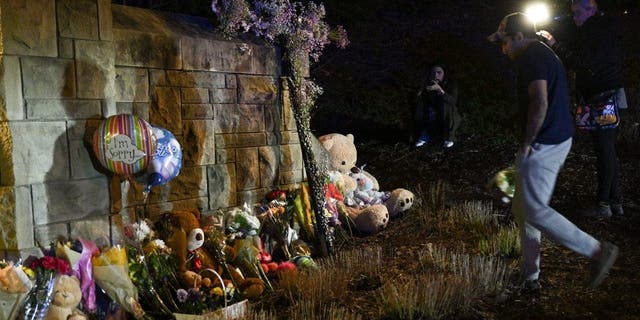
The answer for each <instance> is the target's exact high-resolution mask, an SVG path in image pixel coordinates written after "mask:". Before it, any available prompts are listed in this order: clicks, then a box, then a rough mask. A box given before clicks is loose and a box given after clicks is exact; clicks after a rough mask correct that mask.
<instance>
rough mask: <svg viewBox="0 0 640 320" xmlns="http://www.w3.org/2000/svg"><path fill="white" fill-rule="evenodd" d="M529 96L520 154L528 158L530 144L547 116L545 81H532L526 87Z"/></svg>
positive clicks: (547, 104)
mask: <svg viewBox="0 0 640 320" xmlns="http://www.w3.org/2000/svg"><path fill="white" fill-rule="evenodd" d="M527 91H528V94H529V108H528V111H527V127H526V131H525V137H524V141H522V146H521V150H520V152H521V153H522V155H523V156H525V157H526V156H528V155H529V152H530V151H531V144H532V143H533V141H534V140H535V139H536V136H537V135H538V132H539V131H540V128H541V127H542V123H543V122H544V118H545V116H546V115H547V108H548V107H549V101H548V100H547V80H534V81H532V82H531V83H529V86H528V87H527Z"/></svg>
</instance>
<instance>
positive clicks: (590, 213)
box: [581, 202, 613, 219]
mask: <svg viewBox="0 0 640 320" xmlns="http://www.w3.org/2000/svg"><path fill="white" fill-rule="evenodd" d="M581 213H582V215H583V216H585V217H598V218H605V219H608V218H611V215H613V212H611V206H609V205H608V204H606V203H602V202H601V203H599V204H598V205H596V206H595V207H593V208H589V209H586V210H583V211H582V212H581Z"/></svg>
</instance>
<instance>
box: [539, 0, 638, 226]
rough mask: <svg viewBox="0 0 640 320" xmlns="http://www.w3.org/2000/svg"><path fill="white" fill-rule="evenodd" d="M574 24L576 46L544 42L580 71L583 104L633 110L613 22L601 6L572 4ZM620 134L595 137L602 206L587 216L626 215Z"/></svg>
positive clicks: (582, 1) (603, 132)
mask: <svg viewBox="0 0 640 320" xmlns="http://www.w3.org/2000/svg"><path fill="white" fill-rule="evenodd" d="M571 11H572V13H573V22H574V23H575V24H576V26H577V27H578V29H577V32H576V35H575V37H574V39H572V40H573V41H572V44H573V45H566V44H564V43H562V42H561V41H558V40H557V39H555V38H554V37H553V35H552V34H550V33H549V32H548V31H546V30H540V33H539V34H540V36H542V37H543V38H544V39H545V42H546V43H547V45H549V46H551V47H552V48H553V50H554V51H555V52H556V54H558V56H560V58H561V59H562V61H563V62H564V63H565V65H567V67H568V68H569V69H572V70H575V71H576V87H577V89H578V101H579V102H591V101H595V100H602V99H606V98H609V97H611V96H613V95H615V96H616V98H615V100H614V101H615V103H616V104H617V106H618V108H619V110H620V111H622V110H625V109H626V108H627V104H626V95H625V93H624V88H622V39H621V36H622V31H621V27H620V23H619V21H618V20H616V19H614V18H613V17H610V16H606V15H604V14H601V13H600V12H599V11H598V3H597V2H596V1H595V0H574V1H572V2H571ZM617 134H618V128H609V129H596V130H594V131H593V132H592V138H593V145H594V149H595V153H596V168H597V172H598V189H597V199H596V200H597V204H596V206H595V207H593V208H590V209H588V210H585V211H584V212H583V214H584V215H586V216H600V217H604V218H609V217H611V216H612V215H616V216H622V215H623V214H624V211H623V208H622V204H621V202H622V201H621V196H620V190H619V186H618V185H619V175H620V168H619V164H618V158H617V152H616V138H617Z"/></svg>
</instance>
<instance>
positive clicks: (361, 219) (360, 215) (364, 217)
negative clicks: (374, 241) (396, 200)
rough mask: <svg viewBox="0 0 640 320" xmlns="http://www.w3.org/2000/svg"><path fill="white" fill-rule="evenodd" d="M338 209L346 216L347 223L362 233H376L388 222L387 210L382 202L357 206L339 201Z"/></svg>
mask: <svg viewBox="0 0 640 320" xmlns="http://www.w3.org/2000/svg"><path fill="white" fill-rule="evenodd" d="M338 210H340V212H341V213H343V215H344V216H345V217H348V221H347V224H348V225H351V226H354V227H355V229H356V230H357V231H358V232H360V233H362V234H375V233H378V232H380V231H382V230H383V229H384V228H386V227H387V223H388V222H389V211H388V210H387V207H386V206H385V205H383V204H374V205H372V206H368V207H364V208H358V207H349V206H347V205H345V204H344V203H341V204H339V205H338Z"/></svg>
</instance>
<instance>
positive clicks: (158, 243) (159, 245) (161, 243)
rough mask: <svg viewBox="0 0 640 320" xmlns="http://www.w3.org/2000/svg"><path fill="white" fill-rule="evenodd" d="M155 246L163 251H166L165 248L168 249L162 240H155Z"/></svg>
mask: <svg viewBox="0 0 640 320" xmlns="http://www.w3.org/2000/svg"><path fill="white" fill-rule="evenodd" d="M153 245H154V246H155V247H156V248H158V249H161V250H164V248H165V247H166V245H165V244H164V241H163V240H162V239H155V240H153Z"/></svg>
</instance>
